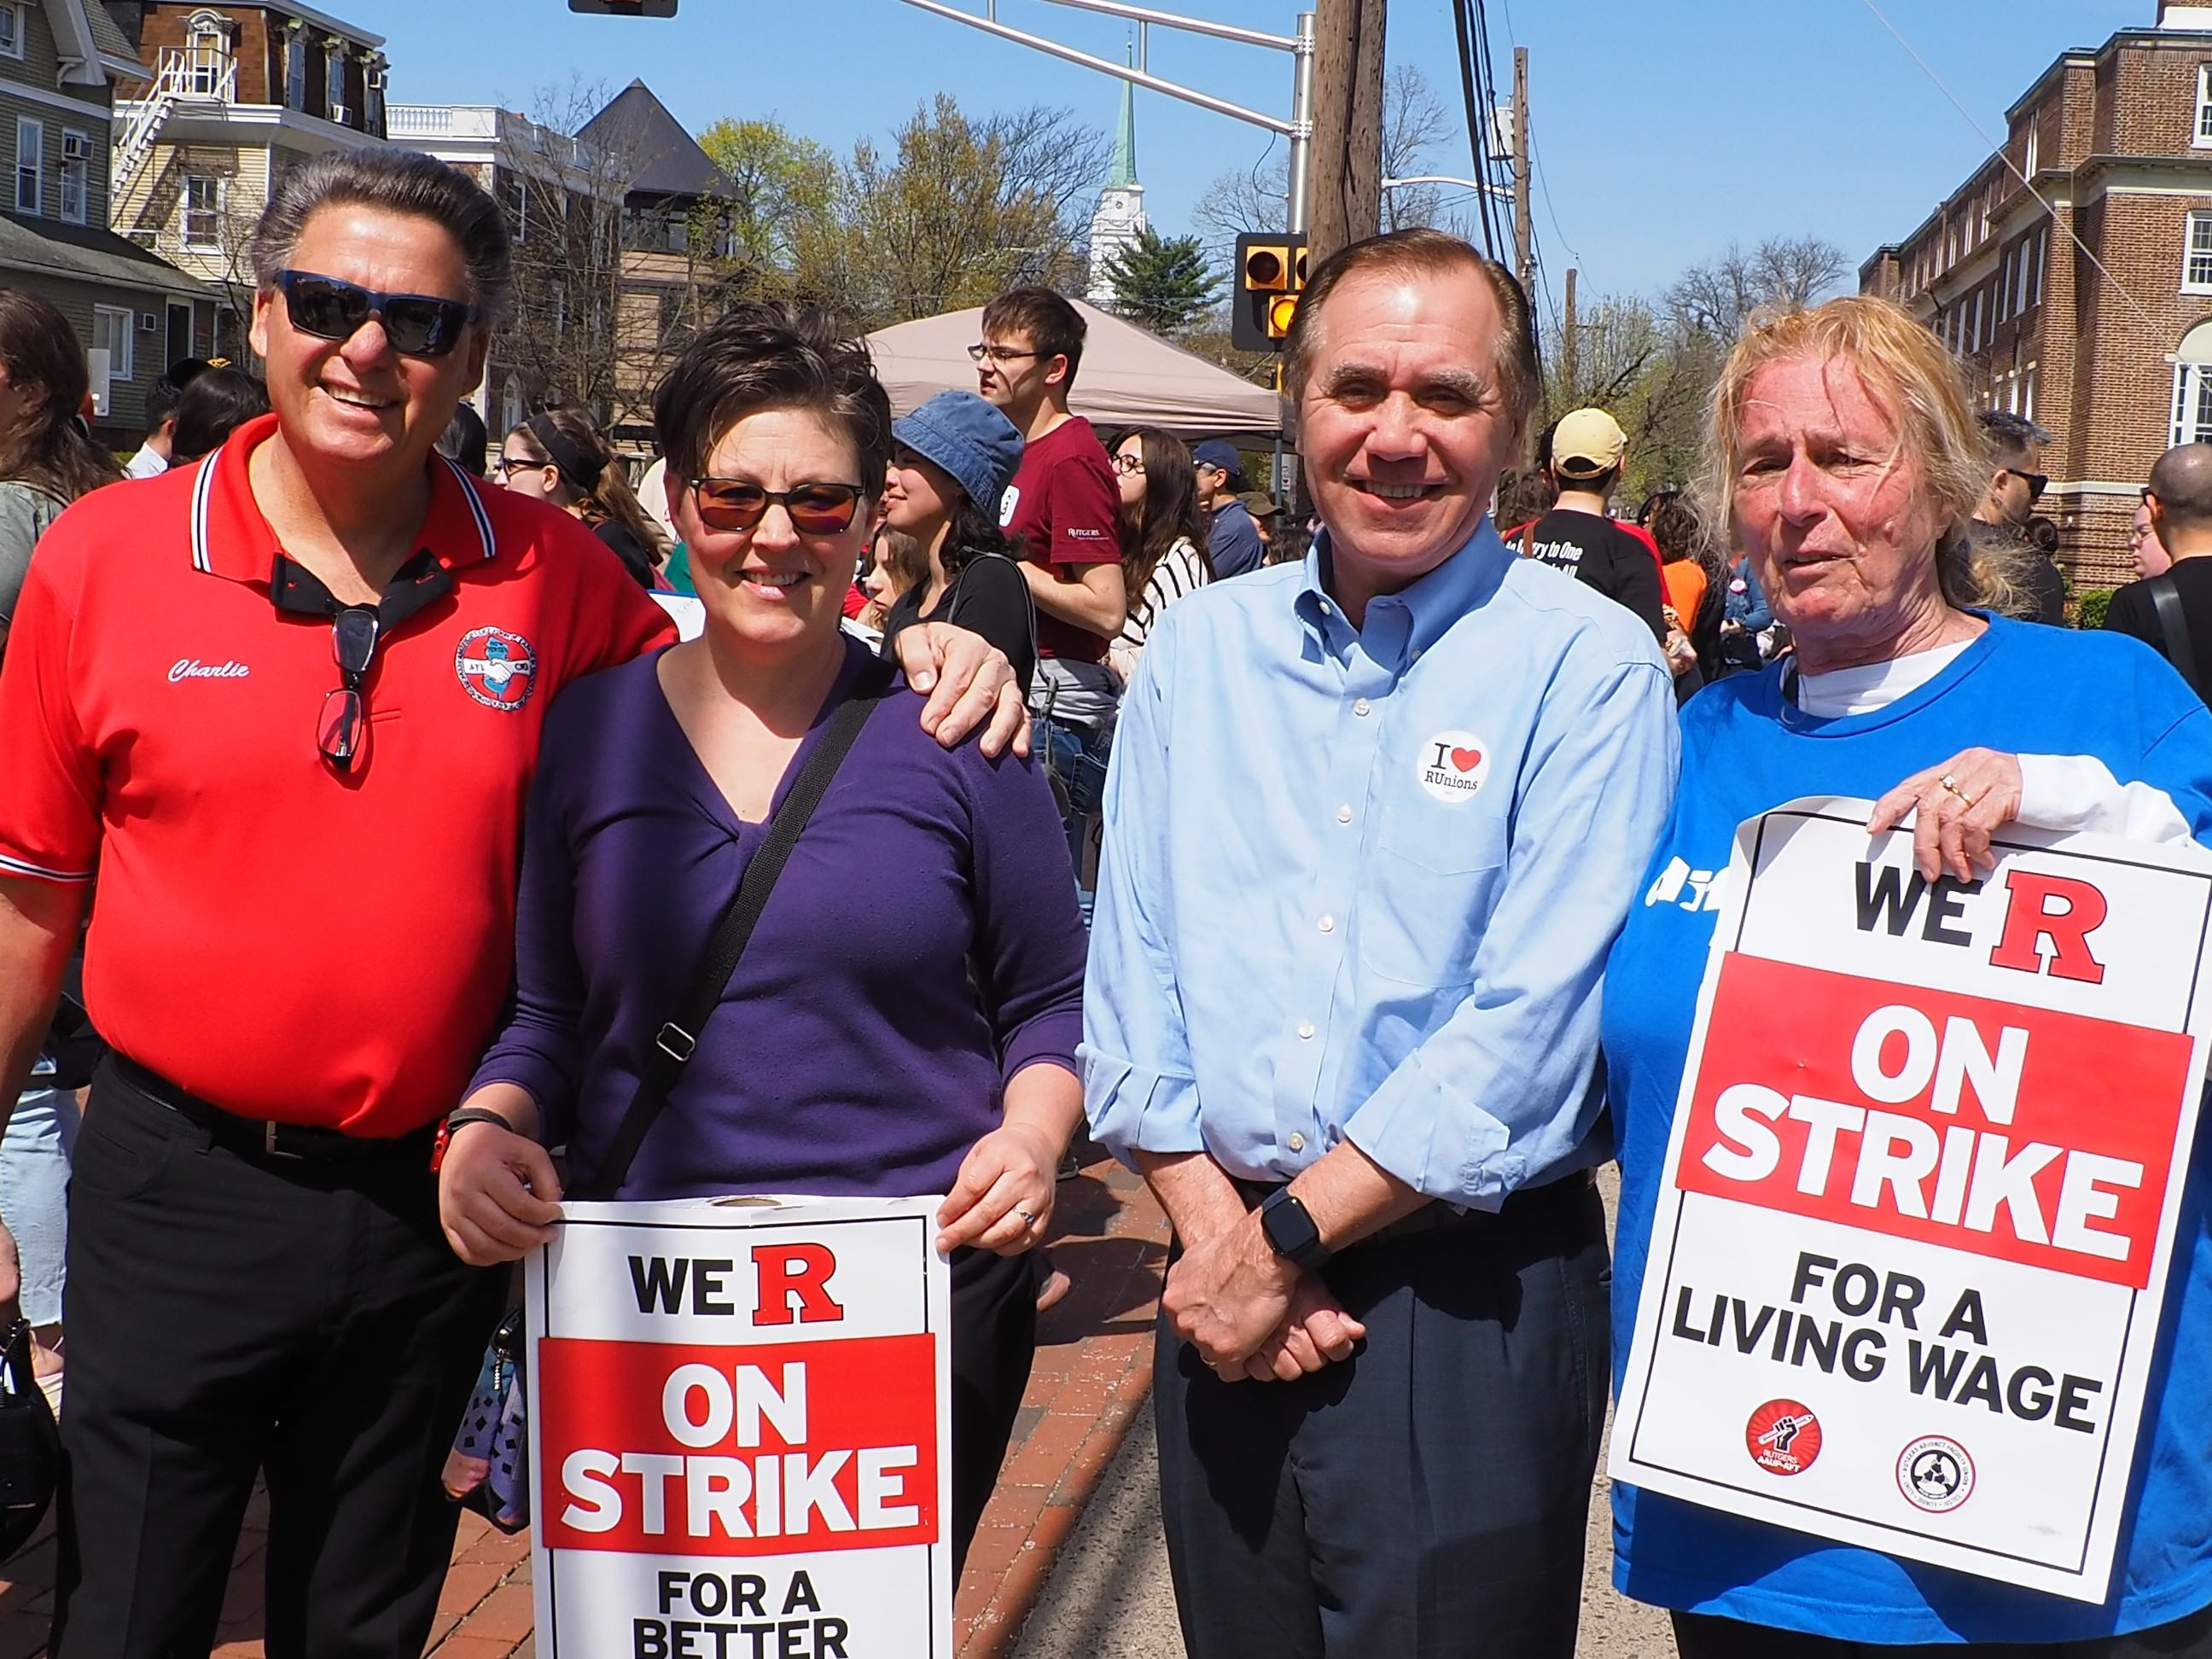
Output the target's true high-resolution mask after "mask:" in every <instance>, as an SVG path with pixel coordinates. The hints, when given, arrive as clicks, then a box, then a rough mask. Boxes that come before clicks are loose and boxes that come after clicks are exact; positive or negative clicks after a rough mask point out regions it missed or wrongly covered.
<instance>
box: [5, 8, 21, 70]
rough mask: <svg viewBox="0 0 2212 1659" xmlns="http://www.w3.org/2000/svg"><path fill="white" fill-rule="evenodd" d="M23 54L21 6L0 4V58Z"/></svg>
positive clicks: (15, 56) (16, 56)
mask: <svg viewBox="0 0 2212 1659" xmlns="http://www.w3.org/2000/svg"><path fill="white" fill-rule="evenodd" d="M22 55H23V8H22V7H21V6H20V5H0V58H21V56H22Z"/></svg>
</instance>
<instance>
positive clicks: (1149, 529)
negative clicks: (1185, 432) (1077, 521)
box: [1112, 426, 1213, 606]
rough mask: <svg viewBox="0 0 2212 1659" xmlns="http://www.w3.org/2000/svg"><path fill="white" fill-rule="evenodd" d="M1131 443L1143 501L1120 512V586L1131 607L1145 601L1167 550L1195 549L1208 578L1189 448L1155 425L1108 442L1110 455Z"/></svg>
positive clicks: (1195, 472) (1204, 528)
mask: <svg viewBox="0 0 2212 1659" xmlns="http://www.w3.org/2000/svg"><path fill="white" fill-rule="evenodd" d="M1132 438H1134V439H1135V440H1136V441H1137V449H1138V453H1139V455H1140V456H1141V457H1142V459H1143V460H1144V463H1145V494H1144V498H1143V499H1142V500H1141V501H1139V502H1138V503H1137V504H1136V506H1135V507H1131V506H1129V505H1128V504H1127V502H1124V503H1123V504H1122V507H1121V585H1122V586H1123V587H1125V588H1127V590H1128V600H1129V604H1130V605H1132V606H1134V605H1136V604H1137V603H1138V602H1139V600H1140V599H1143V598H1144V596H1145V584H1146V582H1149V581H1150V580H1152V572H1154V571H1155V570H1157V569H1158V568H1160V561H1161V560H1162V559H1164V558H1165V557H1167V556H1168V550H1169V549H1170V548H1171V547H1173V546H1174V545H1175V544H1176V543H1177V542H1179V541H1188V543H1189V544H1191V545H1192V546H1193V547H1194V548H1196V549H1197V550H1198V557H1199V562H1200V563H1201V564H1203V565H1204V566H1205V567H1206V579H1207V580H1212V577H1213V561H1212V558H1211V557H1210V556H1208V555H1207V553H1206V532H1207V530H1208V528H1209V527H1210V526H1209V525H1208V521H1207V519H1206V510H1205V509H1204V508H1203V507H1200V506H1199V504H1198V469H1197V466H1196V465H1194V463H1193V461H1192V460H1191V457H1190V448H1189V446H1188V445H1187V444H1185V443H1184V442H1183V441H1182V439H1180V438H1178V437H1176V435H1175V434H1174V433H1172V432H1164V431H1162V430H1161V429H1160V428H1158V427H1156V426H1137V427H1131V428H1129V429H1128V430H1127V432H1124V433H1123V434H1122V435H1121V436H1120V437H1118V438H1116V439H1115V440H1114V442H1113V445H1112V453H1115V454H1116V455H1118V454H1120V453H1121V446H1122V445H1123V444H1125V443H1127V442H1128V441H1129V440H1130V439H1132Z"/></svg>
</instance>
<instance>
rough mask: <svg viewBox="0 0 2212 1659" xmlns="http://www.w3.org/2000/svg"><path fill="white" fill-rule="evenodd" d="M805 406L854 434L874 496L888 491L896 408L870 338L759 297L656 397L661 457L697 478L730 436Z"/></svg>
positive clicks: (726, 322)
mask: <svg viewBox="0 0 2212 1659" xmlns="http://www.w3.org/2000/svg"><path fill="white" fill-rule="evenodd" d="M769 409H791V410H805V411H806V412H808V413H809V414H812V415H816V416H820V417H821V418H822V419H823V420H825V421H828V422H831V423H832V424H833V425H835V426H836V427H837V428H841V429H842V431H843V432H844V433H845V435H846V436H848V438H850V439H851V440H852V444H853V465H854V467H855V468H856V469H857V470H858V476H857V477H852V478H838V479H823V480H822V482H823V483H854V484H858V485H859V486H860V489H861V491H862V493H863V494H864V495H866V497H867V499H868V500H870V501H873V500H875V499H876V497H877V496H878V495H881V494H882V493H883V488H884V470H885V469H886V468H887V467H888V466H889V465H890V459H891V404H890V398H888V397H886V396H885V395H884V388H883V384H882V382H880V381H879V380H877V379H876V370H875V365H874V364H873V363H872V362H871V361H870V360H869V357H868V348H867V347H866V344H864V343H862V342H860V341H859V340H856V339H853V338H851V337H848V336H847V335H845V334H843V333H841V332H840V331H839V330H838V327H837V325H836V321H835V320H834V319H832V318H831V317H830V315H829V313H828V312H826V311H824V310H823V309H822V308H821V307H819V306H809V305H800V304H797V303H795V302H793V301H788V300H752V301H746V302H744V304H741V305H735V306H732V307H730V308H729V310H727V311H726V312H724V313H722V314H721V315H720V317H718V318H716V319H714V322H712V323H710V324H709V325H708V326H707V327H706V328H704V329H702V330H701V331H700V332H699V334H698V335H697V337H696V338H694V339H693V340H692V342H691V343H690V345H689V346H687V347H685V348H684V355H683V356H681V357H679V358H678V359H677V360H676V363H675V366H674V367H673V368H671V369H670V370H669V371H668V373H667V374H665V375H663V376H662V377H661V381H660V386H659V389H658V390H657V391H655V392H653V425H654V427H655V428H658V430H659V434H660V447H661V453H663V454H665V456H667V458H668V465H669V470H670V471H671V473H672V474H673V476H674V477H677V478H678V479H679V480H681V479H688V478H696V477H699V475H700V474H701V473H702V471H704V470H705V468H706V465H707V457H708V455H709V454H710V453H713V450H714V446H715V445H716V444H717V443H718V442H720V441H721V439H722V436H723V435H724V434H726V432H728V431H729V429H730V428H732V427H733V426H735V425H736V424H737V423H738V422H739V421H741V420H743V419H744V417H745V416H748V415H757V414H759V413H760V412H761V411H762V410H769Z"/></svg>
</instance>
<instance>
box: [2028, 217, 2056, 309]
mask: <svg viewBox="0 0 2212 1659" xmlns="http://www.w3.org/2000/svg"><path fill="white" fill-rule="evenodd" d="M2049 258H2051V227H2050V226H2048V225H2045V227H2044V228H2042V229H2041V230H2039V231H2037V232H2036V233H2035V281H2034V282H2033V283H2032V284H2031V285H2030V286H2029V289H2028V293H2027V303H2028V304H2029V305H2030V306H2039V305H2041V304H2042V303H2043V267H2044V264H2045V262H2046V261H2047V260H2048V259H2049Z"/></svg>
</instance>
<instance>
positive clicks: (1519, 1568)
mask: <svg viewBox="0 0 2212 1659" xmlns="http://www.w3.org/2000/svg"><path fill="white" fill-rule="evenodd" d="M1286 371H1287V374H1288V378H1289V385H1290V387H1291V393H1292V395H1293V396H1294V397H1296V398H1297V400H1298V413H1299V430H1300V436H1301V448H1302V451H1303V453H1304V463H1305V467H1306V473H1307V478H1308V481H1309V483H1310V488H1311V489H1312V492H1313V495H1314V500H1315V502H1316V507H1317V508H1318V510H1319V513H1320V517H1321V519H1322V524H1323V526H1324V534H1323V535H1322V538H1320V540H1319V541H1318V542H1317V543H1316V548H1315V550H1314V552H1313V554H1312V555H1311V556H1309V557H1308V558H1307V560H1306V561H1305V562H1304V564H1303V565H1297V566H1280V567H1277V568H1272V569H1268V570H1264V571H1261V572H1259V573H1257V574H1254V575H1251V576H1248V577H1246V578H1244V579H1243V580H1238V581H1235V582H1229V583H1224V584H1220V585H1218V586H1214V587H1210V588H1206V589H1202V590H1200V591H1199V592H1195V593H1193V594H1192V595H1190V596H1189V597H1188V599H1184V600H1183V601H1182V603H1181V604H1179V605H1176V606H1175V607H1174V608H1173V609H1172V610H1170V611H1168V612H1167V613H1166V614H1165V615H1164V617H1162V618H1161V620H1160V622H1159V623H1158V625H1157V626H1156V628H1155V629H1154V630H1153V632H1152V635H1151V636H1150V637H1149V639H1148V640H1147V641H1146V650H1145V656H1144V660H1143V662H1142V663H1141V664H1140V665H1139V669H1138V672H1137V675H1136V678H1135V680H1134V681H1133V684H1131V686H1130V688H1129V690H1128V692H1127V696H1126V697H1125V698H1124V700H1123V702H1122V706H1121V726H1120V730H1119V732H1118V735H1117V737H1116V738H1115V756H1114V767H1113V775H1112V778H1111V781H1110V782H1109V786H1108V791H1107V800H1106V844H1105V853H1104V857H1103V869H1102V874H1101V878H1100V883H1099V890H1098V903H1097V919H1096V925H1095V931H1094V933H1093V934H1092V939H1091V963H1090V971H1089V978H1088V981H1087V986H1086V992H1085V1052H1084V1064H1085V1097H1086V1103H1087V1106H1088V1109H1089V1113H1090V1116H1091V1126H1092V1132H1093V1133H1095V1134H1096V1135H1097V1138H1098V1139H1100V1140H1101V1141H1103V1143H1104V1144H1105V1145H1107V1146H1109V1147H1110V1148H1112V1149H1113V1150H1114V1151H1115V1152H1116V1153H1117V1154H1118V1155H1120V1156H1121V1157H1122V1158H1126V1159H1127V1160H1128V1161H1130V1162H1131V1163H1132V1164H1134V1165H1135V1166H1136V1167H1137V1168H1138V1169H1139V1170H1141V1171H1143V1173H1144V1175H1145V1176H1146V1179H1147V1180H1148V1181H1149V1182H1151V1184H1152V1188H1153V1190H1154V1191H1155V1192H1156V1193H1157V1194H1158V1196H1159V1199H1160V1201H1161V1203H1162V1204H1163V1206H1164V1207H1165V1208H1166V1210H1167V1212H1168V1214H1169V1216H1170V1218H1171V1219H1172V1221H1173V1222H1174V1224H1175V1231H1176V1243H1177V1255H1176V1259H1175V1260H1174V1261H1173V1264H1172V1266H1171V1267H1170V1273H1169V1276H1168V1283H1167V1290H1166V1294H1165V1296H1164V1298H1163V1302H1162V1311H1161V1316H1160V1325H1159V1338H1158V1340H1159V1356H1158V1366H1157V1368H1156V1381H1155V1385H1154V1386H1155V1395H1156V1403H1157V1407H1158V1425H1159V1434H1160V1466H1161V1467H1160V1478H1161V1501H1162V1505H1163V1509H1164V1513H1165V1518H1166V1522H1167V1532H1168V1546H1169V1555H1170V1565H1171V1566H1172V1567H1173V1570H1174V1574H1175V1581H1176V1601H1177V1605H1178V1609H1179V1611H1180V1613H1181V1617H1182V1627H1183V1638H1184V1642H1185V1644H1186V1646H1187V1647H1188V1650H1189V1652H1190V1654H1191V1656H1192V1659H1242V1656H1246V1655H1250V1656H1255V1659H1256V1656H1260V1655H1267V1656H1269V1659H1322V1656H1327V1659H1340V1656H1347V1659H1348V1656H1355V1655H1357V1656H1360V1659H1369V1656H1377V1655H1388V1656H1390V1659H1426V1656H1444V1655H1462V1654H1473V1653H1476V1652H1478V1651H1480V1652H1481V1653H1484V1654H1510V1655H1514V1656H1516V1659H1521V1656H1543V1655H1550V1654H1559V1655H1567V1654H1571V1652H1572V1651H1573V1648H1574V1640H1575V1626H1576V1614H1577V1606H1578V1603H1579V1598H1580V1592H1581V1583H1582V1556H1583V1528H1584V1521H1585V1517H1586V1514H1587V1509H1588V1503H1589V1481H1590V1476H1591V1472H1592V1469H1593V1468H1594V1466H1595V1459H1596V1455H1597V1445H1598V1437H1599V1432H1600V1429H1601V1424H1602V1421H1603V1417H1604V1409H1605V1397H1606V1388H1607V1334H1606V1332H1607V1306H1606V1302H1607V1288H1606V1278H1607V1253H1606V1245H1605V1233H1604V1218H1603V1214H1602V1212H1601V1207H1600V1205H1599V1201H1598V1198H1597V1195H1596V1193H1595V1189H1594V1187H1593V1184H1592V1182H1591V1178H1590V1172H1591V1170H1592V1169H1593V1167H1594V1166H1595V1165H1596V1164H1598V1163H1599V1162H1601V1160H1602V1159H1603V1158H1605V1157H1606V1156H1607V1134H1606V1132H1605V1130H1604V1128H1603V1127H1602V1126H1601V1122H1600V1117H1601V1106H1602V1103H1603V1080H1602V1077H1601V1074H1600V1073H1599V1070H1598V1060H1597V1034H1598V994H1599V980H1600V970H1601V967H1602V964H1603V963H1604V961H1605V957H1606V952H1607V947H1608V946H1609V945H1611V943H1612V941H1613V935H1614V933H1616V932H1617V931H1618V929H1619V928H1620V923H1621V919H1622V917H1623V915H1625V914H1626V910H1627V907H1628V903H1629V900H1630V897H1631V896H1632V893H1633V892H1634V890H1635V889H1636V887H1637V884H1638V881H1639V879H1640V878H1641V876H1642V874H1643V872H1644V866H1645V863H1646V861H1647V860H1648V859H1649V857H1650V853H1651V851H1652V848H1653V847H1654V846H1655V845H1656V842H1657V838H1658V836H1659V832H1660V829H1661V827H1662V823H1663V821H1664V819H1665V817H1666V815H1667V811H1668V802H1669V799H1670V797H1671V795H1672V793H1673V788H1674V773H1675V766H1676V760H1677V744H1676V738H1675V726H1674V695H1673V691H1672V690H1671V684H1670V681H1669V679H1668V673H1667V670H1666V667H1665V665H1664V664H1663V663H1662V660H1661V659H1660V656H1659V653H1658V651H1657V649H1656V647H1655V646H1654V644H1653V642H1652V640H1651V636H1650V630H1649V629H1645V628H1644V627H1643V626H1642V625H1641V624H1640V623H1638V621H1637V620H1636V618H1635V617H1632V616H1631V615H1629V614H1628V613H1627V612H1626V611H1622V610H1621V609H1620V607H1619V606H1618V605H1613V603H1612V602H1611V601H1609V600H1607V599H1605V598H1603V597H1602V596H1601V595H1598V594H1595V593H1593V592H1591V591H1590V590H1589V589H1587V588H1585V587H1583V586H1581V585H1580V584H1579V583H1577V582H1575V581H1573V580H1570V579H1567V578H1565V577H1564V576H1563V575H1562V574H1560V573H1559V572H1558V571H1555V570H1552V569H1548V568H1546V567H1544V566H1542V565H1540V564H1537V563H1535V562H1532V561H1528V560H1522V559H1517V558H1516V557H1514V556H1512V555H1511V554H1510V552H1508V550H1506V549H1505V547H1504V545H1503V544H1501V543H1500V542H1499V540H1498V536H1497V533H1496V532H1495V531H1494V530H1493V528H1492V526H1491V525H1490V523H1489V522H1488V520H1487V519H1486V516H1485V513H1486V506H1487V503H1488V501H1489V500H1490V497H1491V495H1492V491H1493V489H1495V486H1496V484H1497V481H1498V474H1499V472H1500V471H1502V469H1503V468H1504V466H1505V465H1508V464H1509V463H1510V461H1511V460H1512V459H1514V458H1515V457H1516V456H1517V455H1518V454H1519V453H1521V452H1522V448H1523V446H1524V440H1525V437H1526V435H1527V429H1528V420H1529V416H1530V413H1531V411H1532V410H1533V409H1534V404H1535V401H1536V396H1537V380H1536V365H1535V350H1534V341H1533V339H1532V337H1531V335H1530V328H1529V321H1528V306H1527V302H1526V301H1525V300H1524V299H1523V298H1522V294H1521V290H1520V289H1519V288H1518V287H1517V285H1516V284H1515V283H1513V281H1512V279H1511V277H1510V276H1507V275H1506V273H1505V272H1504V270H1501V269H1500V268H1499V267H1498V266H1497V265H1495V264H1492V263H1490V262H1489V261H1486V260H1485V259H1483V258H1481V257H1480V255H1479V254H1477V253H1476V252H1474V250H1473V249H1472V248H1470V247H1468V246H1467V244H1466V243H1464V242H1462V241H1460V240H1457V239H1455V238H1453V237H1449V236H1446V235H1443V234H1440V233H1437V232H1433V231H1406V232H1398V233H1395V234H1392V235H1389V236H1385V237H1379V238H1376V239H1373V240H1369V241H1366V242H1362V243H1358V244H1355V245H1354V246H1352V247H1349V248H1346V250H1344V251H1343V252H1340V253H1339V254H1338V255H1336V256H1335V257H1334V258H1333V259H1331V260H1330V261H1329V262H1328V264H1325V265H1324V266H1323V267H1322V270H1320V271H1319V272H1318V273H1316V276H1315V278H1314V280H1313V281H1312V283H1310V285H1309V286H1308V288H1307V289H1306V291H1305V296H1304V301H1303V302H1302V304H1301V306H1300V307H1299V312H1298V319H1297V329H1296V331H1295V332H1294V333H1293V335H1292V337H1291V342H1290V356H1289V358H1288V361H1287V363H1286ZM1224 825H1230V826H1233V830H1232V831H1231V833H1226V834H1225V832H1224V829H1223V826H1224Z"/></svg>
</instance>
